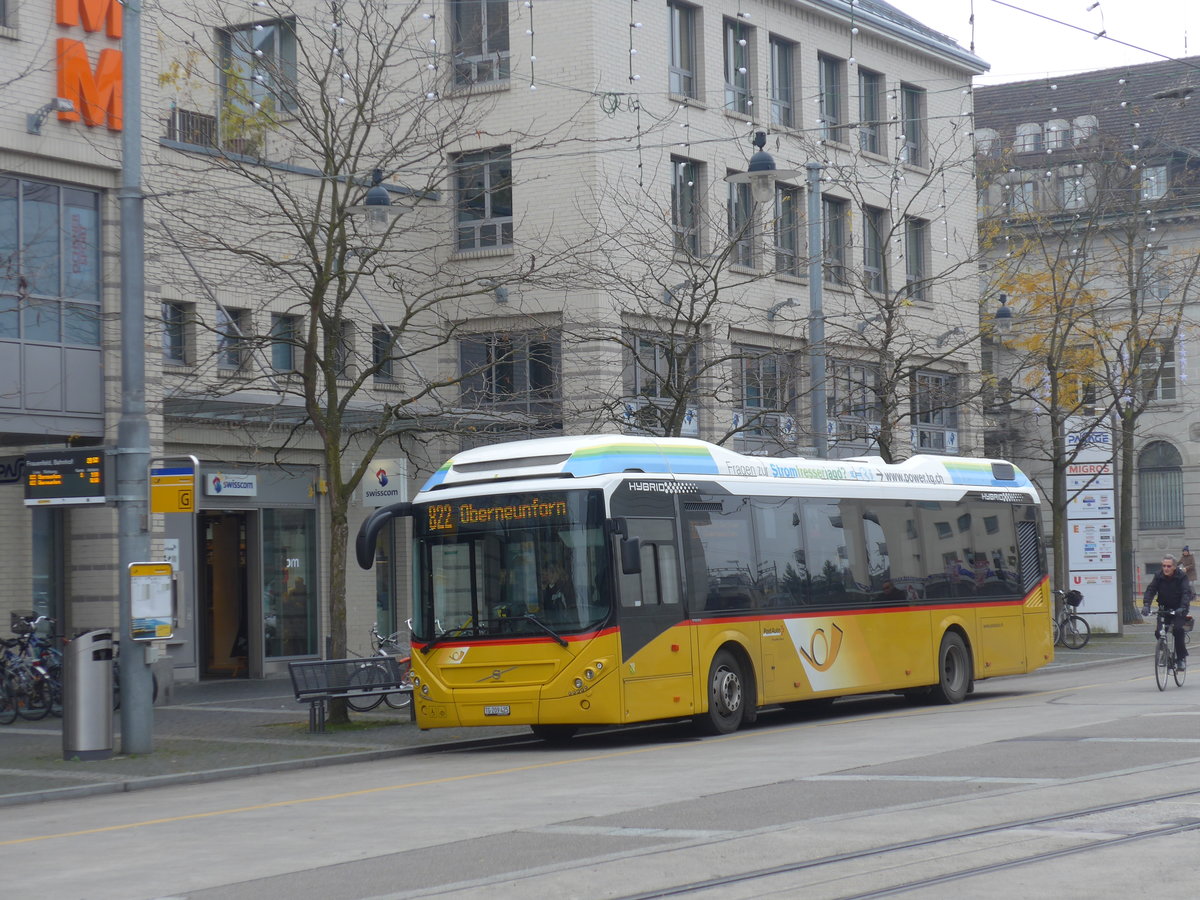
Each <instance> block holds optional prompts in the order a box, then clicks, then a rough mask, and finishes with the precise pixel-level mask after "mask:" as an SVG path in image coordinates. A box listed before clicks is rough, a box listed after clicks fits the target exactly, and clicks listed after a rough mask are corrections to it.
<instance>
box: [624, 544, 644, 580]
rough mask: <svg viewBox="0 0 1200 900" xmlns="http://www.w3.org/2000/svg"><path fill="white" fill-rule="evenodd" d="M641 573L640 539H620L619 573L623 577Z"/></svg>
mask: <svg viewBox="0 0 1200 900" xmlns="http://www.w3.org/2000/svg"><path fill="white" fill-rule="evenodd" d="M641 571H642V539H641V538H635V537H631V538H622V539H621V572H622V574H625V575H637V574H639V573H640V572H641Z"/></svg>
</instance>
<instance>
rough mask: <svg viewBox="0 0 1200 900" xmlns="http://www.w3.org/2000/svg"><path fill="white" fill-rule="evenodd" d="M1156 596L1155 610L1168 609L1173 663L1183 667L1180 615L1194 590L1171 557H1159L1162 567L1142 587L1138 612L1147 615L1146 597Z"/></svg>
mask: <svg viewBox="0 0 1200 900" xmlns="http://www.w3.org/2000/svg"><path fill="white" fill-rule="evenodd" d="M1156 596H1157V597H1158V610H1159V612H1162V611H1164V610H1165V611H1166V612H1169V613H1172V614H1173V615H1172V617H1171V619H1169V620H1168V621H1170V622H1171V623H1172V626H1173V627H1172V629H1171V630H1172V631H1173V632H1174V633H1175V658H1176V660H1177V662H1176V663H1175V665H1176V666H1177V667H1178V668H1179V669H1180V670H1183V669H1186V668H1187V662H1186V660H1187V655H1188V652H1187V644H1185V643H1184V639H1183V638H1184V633H1183V619H1184V617H1185V616H1186V615H1187V614H1188V607H1189V606H1190V605H1191V603H1192V600H1193V599H1194V598H1195V596H1196V595H1195V592H1194V591H1193V590H1192V582H1191V579H1189V578H1188V577H1187V575H1186V574H1185V573H1184V571H1183V569H1180V568H1177V567H1176V565H1175V557H1173V556H1164V557H1163V561H1162V571H1161V572H1159V573H1158V574H1157V575H1155V576H1154V579H1153V580H1152V581H1151V582H1150V584H1149V586H1148V587H1147V588H1146V594H1145V596H1144V597H1142V615H1143V616H1148V615H1150V601H1152V600H1153V599H1154V598H1155V597H1156ZM1154 636H1155V637H1158V628H1157V627H1156V628H1155V630H1154Z"/></svg>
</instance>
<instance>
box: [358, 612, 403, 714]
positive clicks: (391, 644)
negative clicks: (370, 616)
mask: <svg viewBox="0 0 1200 900" xmlns="http://www.w3.org/2000/svg"><path fill="white" fill-rule="evenodd" d="M371 652H372V655H373V656H388V657H394V658H395V659H396V662H397V663H399V665H400V672H401V678H402V680H403V682H404V684H406V685H407V686H408V690H403V691H394V692H392V693H390V694H374V695H367V696H362V697H347V698H346V705H347V706H349V707H350V708H351V709H352V710H354V711H355V712H370V711H371V710H373V709H374V708H375V707H377V706H378V705H379V704H380V703H381V702H382V703H387V705H388V706H390V707H391V708H392V709H407V708H408V705H409V704H410V703H412V681H411V679H412V659H411V657H410V656H409V648H408V643H407V642H406V641H405V640H404V639H403V638H401V637H400V632H399V631H396V632H393V633H392V634H389V635H388V636H386V637H384V636H383V635H381V634H380V633H379V623H378V622H376V623H375V624H374V625H372V626H371ZM391 677H392V675H391V673H390V672H389V671H388V670H387V668H385V667H384V666H381V665H379V664H377V663H373V662H371V661H370V659H369V658H368V659H365V660H363V662H362V665H361V666H360V667H359V669H358V671H356V672H355V673H354V675H352V676H351V678H350V680H351V681H352V682H353V683H354V684H357V685H362V686H364V687H365V686H368V685H372V684H385V683H386V682H388V681H390V680H391Z"/></svg>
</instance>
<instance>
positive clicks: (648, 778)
mask: <svg viewBox="0 0 1200 900" xmlns="http://www.w3.org/2000/svg"><path fill="white" fill-rule="evenodd" d="M760 722H761V724H760V725H759V726H758V727H756V728H754V729H752V730H747V731H743V732H739V733H738V734H735V735H731V736H729V737H723V738H705V739H698V738H695V737H693V736H692V735H691V733H690V732H689V731H687V730H686V729H684V728H682V727H678V726H671V727H657V728H644V729H635V730H630V731H625V732H616V733H606V734H600V735H592V736H584V737H583V738H582V739H577V740H576V741H574V742H572V743H571V744H570V745H568V746H567V747H565V748H560V749H556V748H550V747H546V746H543V745H538V744H525V745H522V746H518V747H512V746H508V747H475V748H472V749H460V750H453V751H447V750H434V749H428V750H425V751H422V752H417V753H414V754H411V755H407V756H403V757H396V758H390V759H384V760H376V761H371V762H361V763H355V764H349V765H340V766H335V767H330V768H322V769H305V770H299V771H289V772H280V773H274V774H265V775H261V776H258V777H254V778H242V779H237V780H229V781H221V782H216V783H210V784H191V785H181V786H176V787H163V788H160V789H157V790H153V791H138V792H133V793H122V794H116V795H111V796H96V797H83V798H77V799H74V800H66V801H56V802H50V803H42V804H37V805H32V806H23V807H20V808H18V809H11V810H7V811H6V812H7V813H9V814H8V815H6V816H5V819H4V823H3V825H2V826H0V867H2V869H3V870H4V871H5V872H9V873H12V872H28V873H31V880H30V882H29V883H30V884H31V885H36V887H37V889H38V891H39V893H43V894H45V895H47V896H53V897H55V898H71V897H79V898H84V897H86V898H89V900H104V898H121V900H139V898H166V897H187V898H190V900H218V898H220V900H224V898H246V897H279V896H286V897H288V898H289V900H307V898H325V900H336V898H356V900H357V898H368V897H371V898H380V897H393V898H401V897H427V896H439V897H446V896H449V897H488V898H489V900H499V898H509V897H512V898H518V897H519V898H540V897H547V898H550V897H554V898H564V897H579V898H593V897H594V898H601V897H613V898H631V897H649V896H667V895H670V896H696V897H722V898H728V897H766V896H778V897H793V896H798V895H799V894H801V893H802V894H803V895H804V896H805V897H806V898H819V897H839V898H840V897H855V896H877V895H881V894H880V893H879V892H880V891H883V890H886V891H889V892H890V891H892V890H894V889H895V888H897V887H898V886H907V887H905V888H903V889H902V891H901V894H902V895H907V896H914V897H917V896H919V897H950V896H954V897H962V896H971V897H1005V898H1011V897H1012V896H1030V895H1037V894H1041V893H1046V892H1050V893H1052V894H1053V895H1054V896H1056V897H1076V896H1078V897H1089V898H1096V897H1101V898H1104V897H1118V896H1120V897H1125V896H1141V895H1142V894H1144V893H1145V892H1146V891H1147V890H1150V889H1152V888H1153V887H1154V886H1156V885H1161V886H1164V887H1169V888H1170V889H1171V890H1172V893H1173V894H1174V895H1176V896H1187V895H1190V894H1191V893H1192V892H1191V890H1190V889H1187V888H1186V887H1185V882H1184V881H1183V878H1184V875H1185V874H1186V873H1187V872H1190V863H1188V864H1187V867H1185V872H1184V873H1183V874H1176V872H1177V865H1178V863H1179V861H1180V860H1181V859H1183V860H1185V861H1186V860H1188V859H1190V856H1191V851H1190V849H1189V848H1191V847H1192V846H1194V843H1195V837H1196V834H1195V832H1196V831H1197V830H1200V681H1198V682H1197V683H1196V684H1191V685H1186V686H1184V687H1183V688H1175V687H1174V686H1171V687H1170V689H1169V690H1168V691H1166V692H1163V693H1160V692H1159V691H1158V690H1157V688H1156V687H1155V685H1154V682H1153V678H1152V676H1151V672H1150V668H1149V665H1148V660H1146V659H1135V660H1133V661H1129V662H1121V663H1113V664H1110V665H1105V666H1102V667H1095V668H1088V667H1080V668H1059V669H1054V670H1048V671H1045V672H1042V673H1037V674H1034V675H1031V676H1025V677H1022V678H1013V679H1000V680H995V681H989V682H984V683H981V685H980V688H979V690H978V692H977V693H976V695H975V696H974V697H972V698H970V699H969V700H968V701H967V702H965V703H963V704H960V705H958V706H953V707H914V706H909V705H906V704H904V703H903V702H901V701H899V700H896V699H892V698H872V699H868V700H863V701H857V702H854V703H848V704H839V705H838V706H837V707H835V708H834V711H833V712H832V713H830V714H828V715H826V716H823V717H820V718H812V719H798V718H794V717H793V718H788V717H785V716H784V715H782V714H775V715H764V716H763V717H762V718H761V720H760ZM1188 877H1190V876H1188ZM665 891H670V892H671V893H669V894H668V893H664V892H665ZM889 895H892V894H890V893H889Z"/></svg>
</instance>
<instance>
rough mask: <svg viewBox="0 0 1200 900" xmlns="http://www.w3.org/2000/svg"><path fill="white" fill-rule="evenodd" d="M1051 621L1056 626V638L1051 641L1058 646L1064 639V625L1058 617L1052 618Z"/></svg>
mask: <svg viewBox="0 0 1200 900" xmlns="http://www.w3.org/2000/svg"><path fill="white" fill-rule="evenodd" d="M1050 621H1051V622H1052V624H1053V626H1054V640H1053V641H1052V642H1051V643H1052V645H1053V646H1055V647H1057V646H1058V644H1059V642H1060V641H1061V640H1062V625H1061V624H1060V623H1059V621H1058V619H1051V620H1050Z"/></svg>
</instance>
